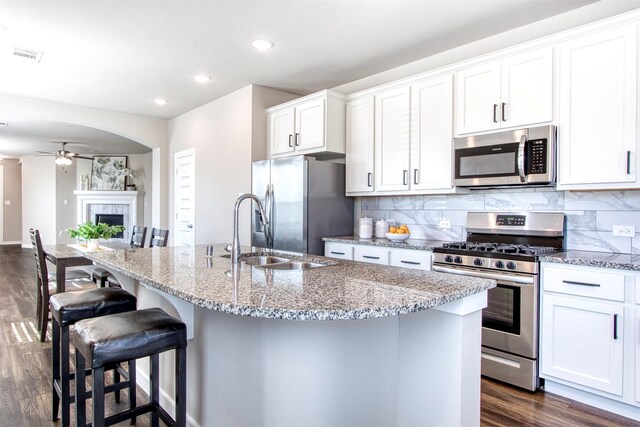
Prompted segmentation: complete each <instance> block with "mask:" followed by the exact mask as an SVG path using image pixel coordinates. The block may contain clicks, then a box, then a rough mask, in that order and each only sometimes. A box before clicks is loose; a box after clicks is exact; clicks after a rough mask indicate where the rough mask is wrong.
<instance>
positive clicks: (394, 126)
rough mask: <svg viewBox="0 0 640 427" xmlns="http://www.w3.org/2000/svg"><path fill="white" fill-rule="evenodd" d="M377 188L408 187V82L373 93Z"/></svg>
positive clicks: (384, 189) (380, 189)
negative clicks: (374, 94)
mask: <svg viewBox="0 0 640 427" xmlns="http://www.w3.org/2000/svg"><path fill="white" fill-rule="evenodd" d="M375 98H376V101H375V149H376V157H375V170H376V173H375V180H376V191H397V190H408V189H409V148H410V142H411V141H410V127H409V120H410V114H409V109H410V105H409V86H407V87H404V88H401V89H392V90H388V91H386V92H383V93H380V94H378V95H376V97H375Z"/></svg>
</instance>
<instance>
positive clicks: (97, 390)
mask: <svg viewBox="0 0 640 427" xmlns="http://www.w3.org/2000/svg"><path fill="white" fill-rule="evenodd" d="M92 392H93V396H92V399H91V400H92V403H93V424H92V426H93V427H104V421H105V420H104V366H102V367H100V368H94V369H93V391H92Z"/></svg>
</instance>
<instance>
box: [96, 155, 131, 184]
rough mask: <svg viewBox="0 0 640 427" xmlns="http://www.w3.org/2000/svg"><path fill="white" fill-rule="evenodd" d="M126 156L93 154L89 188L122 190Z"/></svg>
mask: <svg viewBox="0 0 640 427" xmlns="http://www.w3.org/2000/svg"><path fill="white" fill-rule="evenodd" d="M126 167H127V156H94V157H93V164H92V165H91V190H93V191H118V190H124V186H125V183H124V181H125V174H124V170H125V169H126Z"/></svg>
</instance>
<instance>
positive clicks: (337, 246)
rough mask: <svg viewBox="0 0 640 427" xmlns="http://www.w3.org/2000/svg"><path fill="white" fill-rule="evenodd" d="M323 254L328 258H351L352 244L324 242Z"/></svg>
mask: <svg viewBox="0 0 640 427" xmlns="http://www.w3.org/2000/svg"><path fill="white" fill-rule="evenodd" d="M324 256H326V257H330V258H340V259H353V245H348V244H345V243H333V242H327V243H325V244H324Z"/></svg>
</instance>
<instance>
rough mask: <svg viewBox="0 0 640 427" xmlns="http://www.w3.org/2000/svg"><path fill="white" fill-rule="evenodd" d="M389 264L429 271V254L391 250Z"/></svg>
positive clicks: (425, 252) (427, 252)
mask: <svg viewBox="0 0 640 427" xmlns="http://www.w3.org/2000/svg"><path fill="white" fill-rule="evenodd" d="M389 264H390V265H394V266H396V267H406V268H415V269H417V270H431V252H429V251H413V250H409V249H391V262H390V263H389Z"/></svg>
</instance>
